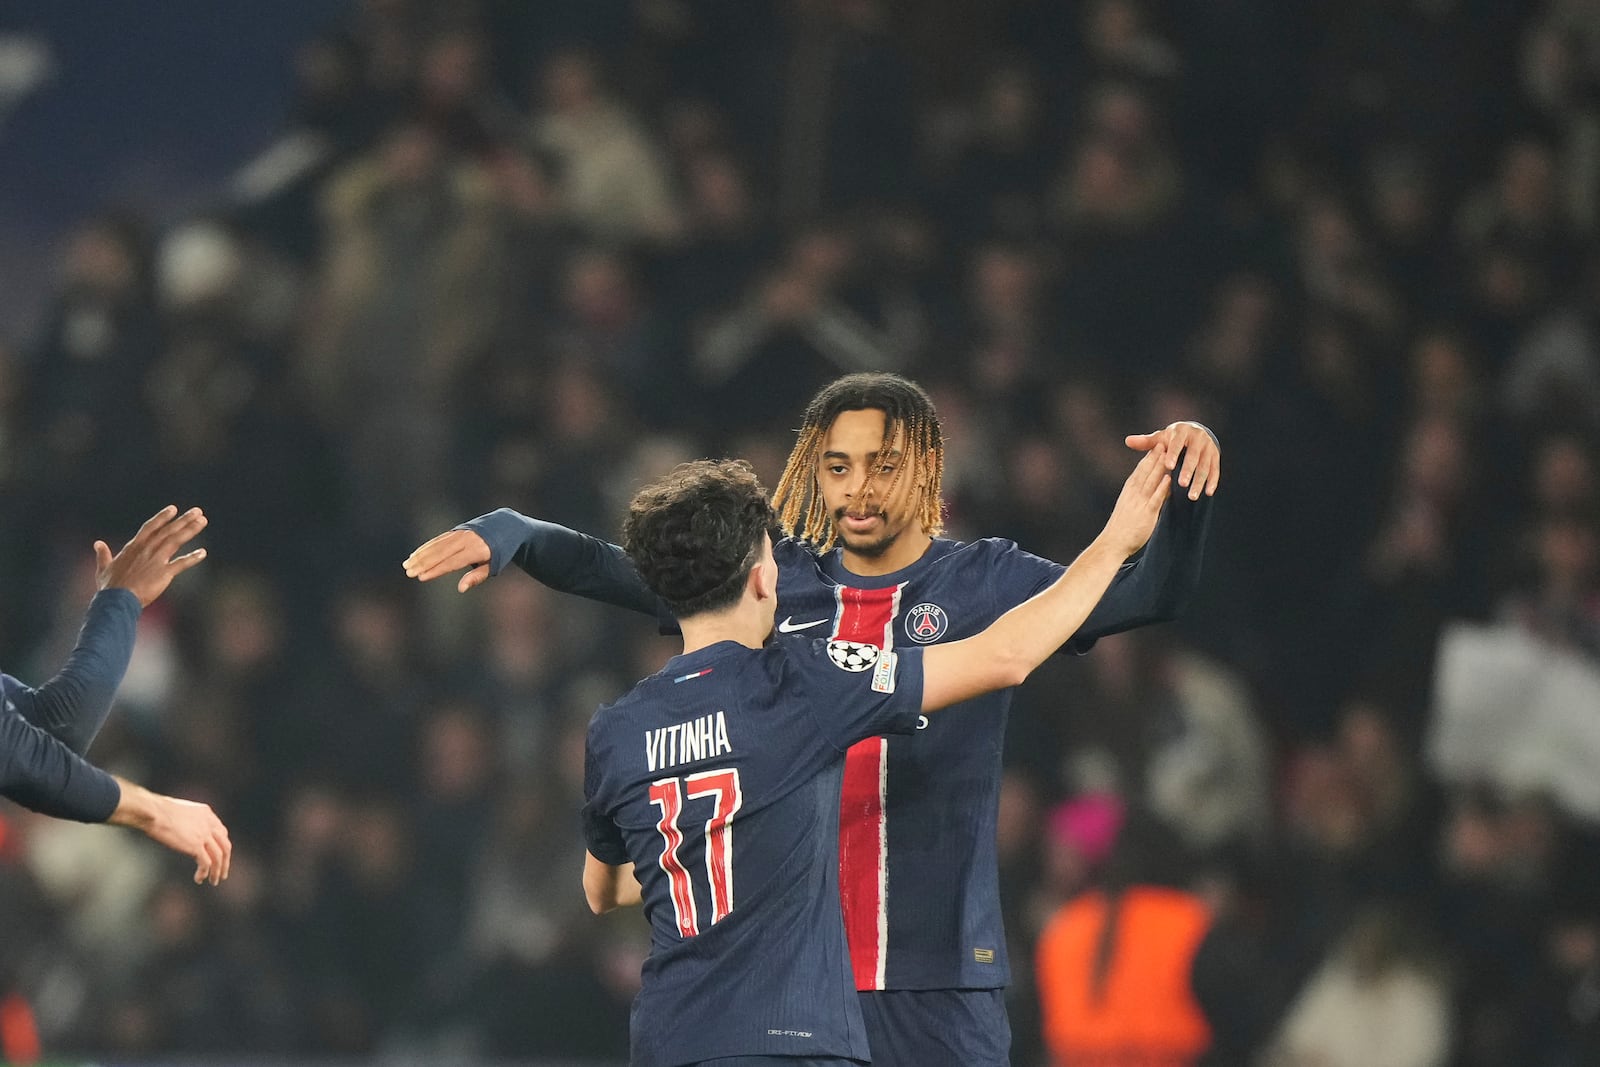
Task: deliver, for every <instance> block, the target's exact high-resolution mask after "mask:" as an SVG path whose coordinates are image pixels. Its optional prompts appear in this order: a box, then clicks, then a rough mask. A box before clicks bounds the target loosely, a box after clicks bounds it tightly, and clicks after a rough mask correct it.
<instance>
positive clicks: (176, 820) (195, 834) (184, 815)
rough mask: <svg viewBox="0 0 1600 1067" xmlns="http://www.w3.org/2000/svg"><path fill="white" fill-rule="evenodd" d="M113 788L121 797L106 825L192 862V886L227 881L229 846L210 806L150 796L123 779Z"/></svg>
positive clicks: (229, 842)
mask: <svg viewBox="0 0 1600 1067" xmlns="http://www.w3.org/2000/svg"><path fill="white" fill-rule="evenodd" d="M117 785H118V786H119V787H120V788H121V790H122V795H121V797H120V799H119V800H118V802H117V808H116V810H115V811H114V812H112V813H111V818H110V819H109V820H108V821H109V822H111V823H112V824H114V825H118V826H129V827H132V828H133V829H135V830H139V831H140V832H142V833H144V834H145V835H147V836H148V837H149V838H150V840H152V841H154V842H155V843H156V844H158V845H165V846H166V847H167V848H170V849H172V850H173V851H174V852H181V853H183V854H184V855H185V856H188V857H190V858H191V859H193V860H194V881H195V884H196V885H202V884H204V883H206V882H210V883H211V884H212V885H217V884H218V883H220V882H221V881H222V880H223V879H224V878H226V877H228V868H229V867H230V866H231V865H232V862H233V842H232V841H230V840H229V839H228V828H227V827H226V826H224V825H222V820H221V819H219V818H217V813H216V812H214V811H212V810H211V805H209V804H200V803H196V802H195V801H193V800H179V799H178V798H177V797H169V796H162V795H161V794H160V793H152V792H151V791H150V790H148V789H146V788H145V787H144V786H142V785H135V784H134V783H133V782H130V781H127V780H126V779H124V778H118V779H117Z"/></svg>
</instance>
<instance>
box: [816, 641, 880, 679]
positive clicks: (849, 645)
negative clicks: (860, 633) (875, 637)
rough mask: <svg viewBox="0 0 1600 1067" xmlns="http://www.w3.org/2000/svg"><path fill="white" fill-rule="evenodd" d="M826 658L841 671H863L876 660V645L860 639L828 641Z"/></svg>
mask: <svg viewBox="0 0 1600 1067" xmlns="http://www.w3.org/2000/svg"><path fill="white" fill-rule="evenodd" d="M828 658H829V659H831V660H833V665H834V666H835V667H838V668H839V669H840V670H841V671H852V672H854V671H864V670H868V669H870V668H871V667H872V665H873V664H874V663H876V662H878V646H877V645H868V644H863V643H862V642H860V641H829V642H828Z"/></svg>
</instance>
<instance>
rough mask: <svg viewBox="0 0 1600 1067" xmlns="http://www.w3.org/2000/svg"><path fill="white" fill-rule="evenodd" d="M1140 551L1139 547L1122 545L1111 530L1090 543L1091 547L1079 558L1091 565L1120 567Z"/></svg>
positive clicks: (1102, 532)
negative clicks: (1099, 564)
mask: <svg viewBox="0 0 1600 1067" xmlns="http://www.w3.org/2000/svg"><path fill="white" fill-rule="evenodd" d="M1138 550H1139V548H1138V546H1136V545H1135V546H1132V547H1130V546H1128V545H1125V544H1121V543H1119V541H1118V539H1117V537H1116V535H1114V534H1113V533H1111V532H1110V531H1109V530H1102V531H1101V532H1100V536H1099V537H1096V538H1095V539H1094V540H1093V541H1091V542H1089V547H1088V548H1085V549H1084V550H1083V553H1082V555H1080V556H1079V557H1078V558H1079V559H1083V560H1087V561H1089V562H1091V563H1092V562H1102V563H1105V564H1107V565H1109V566H1112V567H1120V566H1122V564H1123V563H1124V562H1126V561H1127V559H1128V557H1129V556H1131V555H1133V554H1134V553H1135V552H1137V551H1138Z"/></svg>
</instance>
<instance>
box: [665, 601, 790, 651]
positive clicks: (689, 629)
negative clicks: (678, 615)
mask: <svg viewBox="0 0 1600 1067" xmlns="http://www.w3.org/2000/svg"><path fill="white" fill-rule="evenodd" d="M678 629H679V630H681V631H683V654H684V655H688V654H689V653H691V652H698V651H700V650H701V649H702V648H710V647H711V646H712V645H715V644H720V643H722V642H723V641H733V642H736V643H738V644H741V645H744V646H745V647H746V648H760V647H761V646H762V645H764V644H766V643H767V638H768V636H770V635H771V633H772V612H771V610H770V609H764V608H763V605H762V603H761V602H760V601H758V600H753V599H750V598H748V597H747V598H745V599H744V600H741V601H740V602H739V603H737V604H735V605H734V606H733V607H731V608H729V609H727V610H726V611H717V612H703V613H701V614H699V615H691V616H689V617H688V618H687V619H679V620H678Z"/></svg>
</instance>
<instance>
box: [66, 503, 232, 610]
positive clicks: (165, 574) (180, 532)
mask: <svg viewBox="0 0 1600 1067" xmlns="http://www.w3.org/2000/svg"><path fill="white" fill-rule="evenodd" d="M205 528H206V517H205V513H204V512H202V511H201V510H200V509H199V508H190V509H189V510H188V511H186V512H184V513H183V514H182V515H179V514H178V509H177V508H175V507H173V506H172V505H171V504H168V505H167V506H166V507H164V508H162V509H161V510H160V511H158V512H156V513H155V514H154V515H152V516H150V517H149V518H148V519H146V520H145V523H144V525H143V526H141V527H139V532H138V533H136V534H134V535H133V540H131V541H129V542H128V543H127V544H125V545H123V546H122V551H121V552H118V553H117V554H116V555H114V556H113V555H112V554H111V547H110V546H109V545H107V544H106V543H105V542H104V541H96V542H95V543H94V560H95V577H96V578H97V579H98V581H99V583H100V588H101V589H126V590H128V591H129V592H130V593H132V594H133V595H134V596H136V597H138V598H139V603H140V604H141V605H143V606H144V607H149V606H150V605H151V603H152V602H153V601H154V600H155V599H156V598H157V597H159V596H160V595H161V594H162V593H164V592H166V591H167V586H168V585H171V584H172V579H173V578H175V577H177V576H178V575H180V574H182V573H183V572H184V571H186V570H188V569H189V568H190V567H193V566H194V565H195V564H196V563H199V562H200V561H201V560H203V559H205V558H206V550H205V549H203V548H197V549H195V550H194V551H193V552H185V553H184V554H183V555H181V556H178V557H177V558H173V553H175V552H177V551H178V549H180V548H182V547H183V546H184V545H185V544H187V543H188V542H189V540H190V539H191V538H193V537H194V536H195V535H197V534H198V533H199V532H200V531H201V530H203V529H205Z"/></svg>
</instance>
